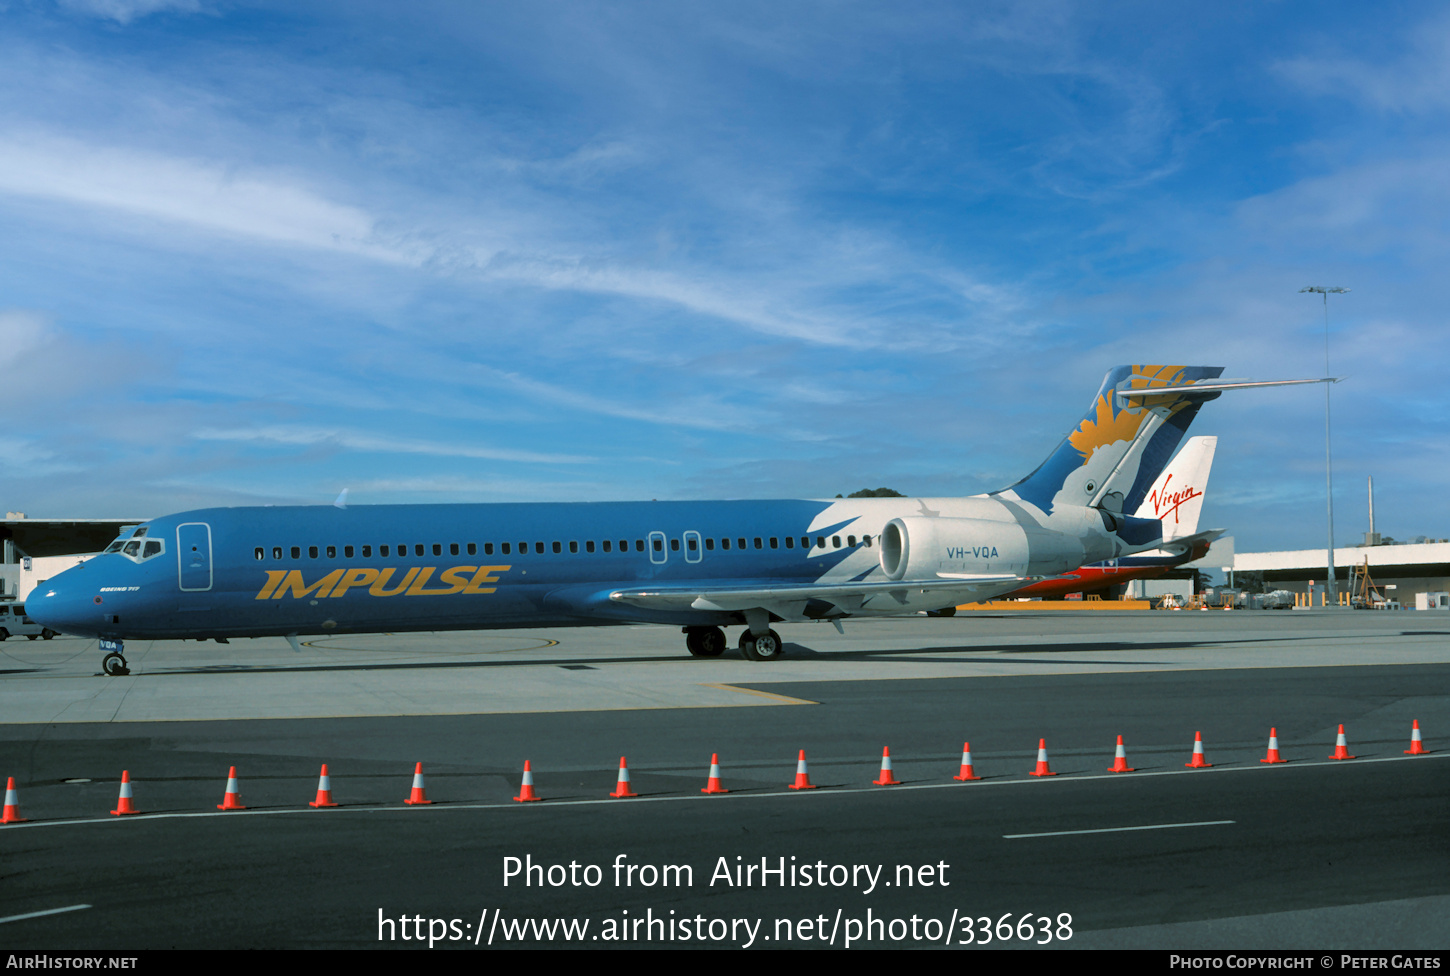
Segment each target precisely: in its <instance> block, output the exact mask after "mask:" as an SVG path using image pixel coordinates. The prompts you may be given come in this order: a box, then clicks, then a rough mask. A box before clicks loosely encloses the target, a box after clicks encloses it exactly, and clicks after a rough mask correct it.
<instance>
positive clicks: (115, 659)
mask: <svg viewBox="0 0 1450 976" xmlns="http://www.w3.org/2000/svg"><path fill="white" fill-rule="evenodd" d="M101 670H102V671H104V672H106V674H109V675H110V676H111V677H113V678H119V677H120V676H121V675H124V674H130V673H131V669H130V668H128V667H126V657H125V655H123V654H121V653H120V652H119V651H112V652H111V653H109V654H107V655H106V656H105V657H103V658H101Z"/></svg>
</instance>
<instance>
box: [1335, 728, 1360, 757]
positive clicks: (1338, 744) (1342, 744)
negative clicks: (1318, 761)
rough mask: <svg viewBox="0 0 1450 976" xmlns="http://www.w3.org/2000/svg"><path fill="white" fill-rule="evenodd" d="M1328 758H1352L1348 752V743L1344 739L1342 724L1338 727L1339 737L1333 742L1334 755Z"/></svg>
mask: <svg viewBox="0 0 1450 976" xmlns="http://www.w3.org/2000/svg"><path fill="white" fill-rule="evenodd" d="M1329 758H1330V759H1354V758H1355V757H1354V756H1351V755H1350V754H1349V743H1348V742H1346V741H1344V726H1342V725H1341V726H1340V727H1339V738H1338V739H1336V740H1335V742H1334V755H1332V756H1330V757H1329Z"/></svg>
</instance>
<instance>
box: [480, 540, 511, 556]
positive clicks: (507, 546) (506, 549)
mask: <svg viewBox="0 0 1450 976" xmlns="http://www.w3.org/2000/svg"><path fill="white" fill-rule="evenodd" d="M501 548H502V549H503V554H504V555H505V556H507V555H508V554H509V544H508V543H507V542H505V543H504V544H503V546H502V547H501ZM483 551H484V552H488V546H484V547H483Z"/></svg>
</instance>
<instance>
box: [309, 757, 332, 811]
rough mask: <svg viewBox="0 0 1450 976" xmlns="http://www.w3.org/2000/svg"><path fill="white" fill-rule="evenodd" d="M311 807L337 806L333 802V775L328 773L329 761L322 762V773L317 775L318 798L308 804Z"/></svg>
mask: <svg viewBox="0 0 1450 976" xmlns="http://www.w3.org/2000/svg"><path fill="white" fill-rule="evenodd" d="M307 805H308V806H309V807H318V808H319V809H320V808H322V807H335V806H337V804H336V803H333V802H332V777H331V776H329V775H327V763H323V764H322V775H320V776H318V777H317V799H315V800H313V801H312V802H311V803H309V804H307Z"/></svg>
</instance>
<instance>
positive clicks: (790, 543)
mask: <svg viewBox="0 0 1450 976" xmlns="http://www.w3.org/2000/svg"><path fill="white" fill-rule="evenodd" d="M785 547H786V548H787V549H794V548H795V536H790V535H788V536H786V537H785Z"/></svg>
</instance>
